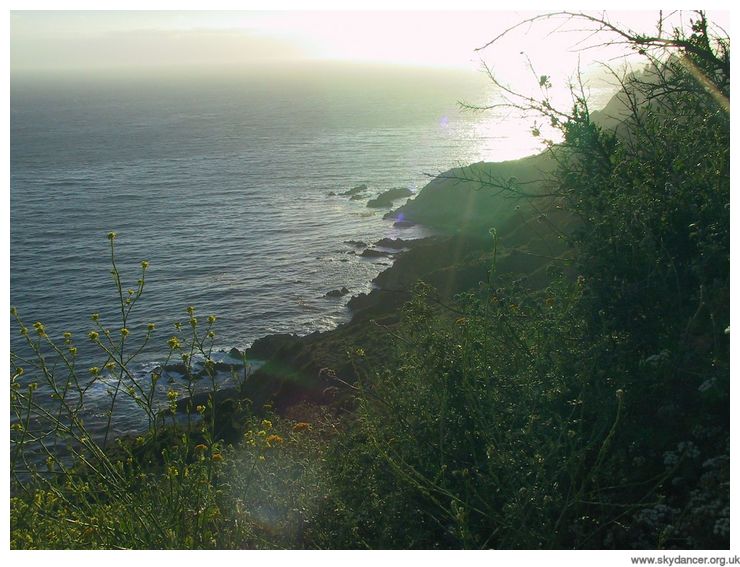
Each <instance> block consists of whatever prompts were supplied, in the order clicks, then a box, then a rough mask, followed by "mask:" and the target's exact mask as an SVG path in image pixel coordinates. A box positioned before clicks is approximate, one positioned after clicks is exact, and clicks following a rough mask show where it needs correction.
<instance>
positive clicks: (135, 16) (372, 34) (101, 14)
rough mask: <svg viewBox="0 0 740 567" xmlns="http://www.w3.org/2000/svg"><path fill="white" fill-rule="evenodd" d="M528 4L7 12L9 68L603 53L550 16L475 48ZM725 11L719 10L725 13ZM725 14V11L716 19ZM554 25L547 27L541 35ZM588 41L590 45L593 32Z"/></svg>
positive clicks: (618, 15) (616, 15)
mask: <svg viewBox="0 0 740 567" xmlns="http://www.w3.org/2000/svg"><path fill="white" fill-rule="evenodd" d="M534 13H535V12H500V11H498V12H497V11H488V12H480V11H478V12H476V11H456V12H453V11H429V12H426V11H392V12H388V11H352V12H338V11H310V12H301V11H294V10H287V11H285V10H284V11H273V12H269V11H242V12H234V11H230V12H226V11H221V12H208V11H17V10H16V11H12V12H11V15H10V29H11V37H10V40H11V41H10V65H11V73H14V72H28V71H33V72H47V71H56V72H60V71H61V72H64V71H74V70H96V69H108V70H112V69H124V68H125V69H137V68H141V69H144V68H152V67H154V68H156V67H188V66H214V65H218V66H244V65H255V64H274V63H276V62H293V63H295V62H306V61H315V60H330V61H353V62H367V63H381V64H396V65H398V64H400V65H414V66H424V67H442V68H457V69H475V68H479V67H480V61H481V58H483V59H489V58H495V57H496V56H498V58H499V60H498V61H497V64H499V65H501V64H502V61H501V59H502V58H503V59H504V62H506V61H510V60H512V59H515V58H516V56H518V55H521V53H519V52H520V51H522V50H525V51H526V55H527V56H529V57H530V58H531V59H532V61H533V62H536V63H537V65H538V67H541V68H543V69H547V70H548V71H547V72H548V73H549V74H557V73H558V72H559V71H561V70H564V69H573V67H574V66H577V65H578V63H579V55H580V57H581V64H583V63H584V61H591V60H592V59H595V58H599V57H600V58H601V59H602V60H603V59H604V58H605V57H606V58H609V57H611V56H612V55H611V54H608V55H607V54H606V53H604V52H603V50H602V49H590V50H586V51H585V52H584V51H581V52H580V54H579V53H578V49H579V48H582V47H585V46H587V45H588V42H587V43H586V44H578V41H579V40H581V39H583V37H584V36H585V35H586V34H584V33H583V32H582V31H581V32H575V31H572V30H573V29H574V28H579V27H581V26H575V25H572V24H571V25H569V26H565V27H564V28H560V29H557V30H556V26H555V25H554V24H553V23H544V24H538V25H535V26H531V27H525V28H522V29H520V30H517V32H516V33H515V34H512V36H511V42H509V43H508V44H507V43H506V42H502V43H501V45H497V46H496V47H495V48H489V49H487V50H485V51H483V52H476V51H475V49H476V48H478V47H481V46H482V45H484V44H486V43H487V42H488V41H489V40H490V39H492V38H493V37H494V36H495V35H496V34H498V33H499V32H501V31H503V30H504V29H506V28H507V27H509V26H511V25H513V24H515V23H517V22H519V21H521V20H522V19H524V18H527V17H531V16H532V15H533V14H534ZM656 16H657V12H656V11H646V12H613V13H612V12H610V16H609V17H610V18H612V19H613V20H614V21H618V22H621V23H624V24H625V25H627V27H630V28H632V29H639V30H645V31H653V30H654V23H655V21H656ZM725 19H727V18H725ZM723 22H724V19H723ZM550 32H554V33H550ZM590 43H591V44H593V43H597V42H596V41H595V40H593V38H592V41H591V42H590Z"/></svg>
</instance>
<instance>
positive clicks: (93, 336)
mask: <svg viewBox="0 0 740 567" xmlns="http://www.w3.org/2000/svg"><path fill="white" fill-rule="evenodd" d="M87 336H88V337H90V340H91V341H92V342H95V341H97V340H98V337H100V335H99V334H98V332H97V331H90V332H89V333H88V334H87Z"/></svg>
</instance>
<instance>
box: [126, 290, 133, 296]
mask: <svg viewBox="0 0 740 567" xmlns="http://www.w3.org/2000/svg"><path fill="white" fill-rule="evenodd" d="M126 291H127V292H128V294H129V295H133V294H134V290H133V289H131V288H128V289H127V290H126Z"/></svg>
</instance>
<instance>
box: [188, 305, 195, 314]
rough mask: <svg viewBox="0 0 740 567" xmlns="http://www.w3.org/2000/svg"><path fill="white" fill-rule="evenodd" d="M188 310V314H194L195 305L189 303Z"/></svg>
mask: <svg viewBox="0 0 740 567" xmlns="http://www.w3.org/2000/svg"><path fill="white" fill-rule="evenodd" d="M186 311H187V312H188V315H192V314H193V313H194V312H195V307H193V306H192V305H188V308H187V309H186Z"/></svg>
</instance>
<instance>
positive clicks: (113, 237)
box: [108, 232, 118, 242]
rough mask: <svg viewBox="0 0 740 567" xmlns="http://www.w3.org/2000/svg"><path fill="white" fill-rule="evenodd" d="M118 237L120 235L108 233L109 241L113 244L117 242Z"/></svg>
mask: <svg viewBox="0 0 740 567" xmlns="http://www.w3.org/2000/svg"><path fill="white" fill-rule="evenodd" d="M116 236H118V235H117V234H116V233H115V232H109V233H108V240H110V241H111V242H112V241H113V240H115V238H116Z"/></svg>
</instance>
